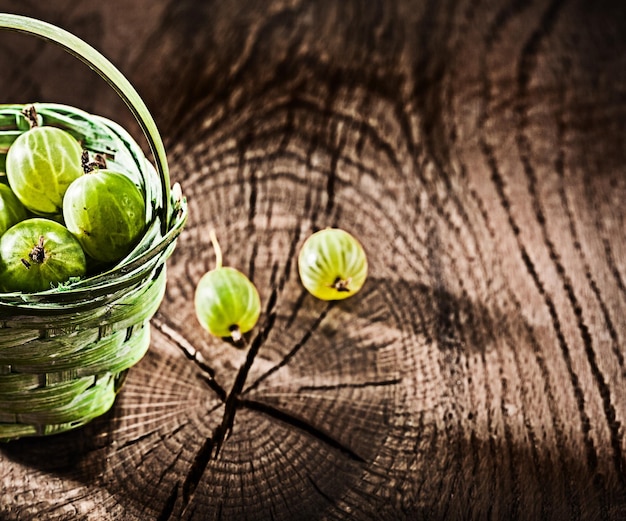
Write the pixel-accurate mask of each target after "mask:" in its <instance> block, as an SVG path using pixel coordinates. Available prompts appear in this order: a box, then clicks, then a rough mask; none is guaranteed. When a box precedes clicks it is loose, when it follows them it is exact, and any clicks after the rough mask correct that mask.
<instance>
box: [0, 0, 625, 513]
mask: <svg viewBox="0 0 626 521" xmlns="http://www.w3.org/2000/svg"><path fill="white" fill-rule="evenodd" d="M624 6H626V4H624V3H623V2H619V1H616V2H608V1H599V2H588V1H587V0H553V1H551V2H547V1H538V0H537V1H532V0H502V1H496V0H441V1H426V0H424V1H400V0H398V1H387V0H385V1H369V0H362V1H356V0H345V1H343V0H342V1H333V0H327V1H316V2H315V1H309V0H282V1H281V0H272V1H260V0H259V1H246V0H224V1H222V2H217V1H213V2H209V1H204V2H202V1H197V0H171V1H158V2H155V1H149V0H145V1H130V0H107V1H106V2H95V1H86V0H81V1H76V0H71V1H70V0H66V1H55V2H46V3H44V2H34V1H33V2H14V1H6V0H0V10H5V11H9V12H19V13H22V14H29V15H33V16H38V17H40V18H42V19H44V20H47V21H51V22H53V23H56V24H58V25H60V26H62V27H65V28H67V29H69V30H71V31H72V32H74V33H76V34H78V35H79V36H81V37H83V38H85V39H86V40H87V41H89V42H90V43H92V44H93V45H95V46H96V47H97V48H98V49H100V50H101V51H102V52H103V53H104V54H105V55H107V56H108V57H109V58H111V59H112V60H113V61H114V62H115V63H116V64H117V65H118V66H119V67H120V68H121V69H122V70H123V72H124V73H125V74H127V75H128V77H129V78H130V79H131V81H133V83H134V84H135V85H136V86H137V88H138V90H139V91H140V93H141V94H142V96H143V97H144V99H145V100H146V102H147V104H148V106H149V107H150V108H151V110H152V111H153V113H154V115H155V117H156V119H157V121H158V123H159V126H160V128H161V130H162V133H163V136H164V138H165V140H166V144H167V147H168V153H169V158H170V164H171V169H172V178H173V180H174V181H179V182H181V184H182V186H183V190H184V192H185V194H186V195H187V197H188V200H189V208H190V220H189V224H188V226H187V228H186V230H185V232H184V233H183V235H182V236H181V238H180V240H179V245H178V248H177V251H176V253H175V254H174V256H173V257H172V258H171V260H170V262H169V281H168V290H167V295H166V297H165V300H164V301H163V304H162V306H161V308H160V311H159V313H158V314H157V316H156V317H155V319H154V320H153V341H152V347H151V350H150V351H149V354H148V355H147V356H146V357H145V358H144V359H143V360H142V361H141V362H140V364H139V365H138V366H136V367H135V368H134V369H133V370H132V371H131V372H130V374H129V377H128V380H127V383H126V385H125V388H124V390H123V391H122V393H121V394H120V396H119V398H118V401H117V403H116V405H115V406H114V408H113V409H112V410H111V411H110V413H108V414H107V415H105V416H104V417H102V418H100V419H98V420H96V421H94V422H93V423H92V424H90V425H88V426H87V427H86V428H84V429H82V430H80V431H76V432H73V433H71V434H65V435H59V436H56V437H50V438H46V439H24V440H19V441H16V442H12V443H10V444H6V445H3V446H2V447H0V494H1V501H0V518H1V519H6V520H18V519H19V520H27V519H33V520H47V519H50V520H61V519H89V520H99V519H114V520H129V521H133V520H152V519H154V520H166V519H169V520H174V519H190V520H191V519H193V520H209V519H225V520H245V519H247V520H270V519H273V520H298V519H303V520H317V519H320V520H322V519H328V520H331V519H355V520H366V519H368V520H389V521H391V520H402V519H411V520H412V519H494V520H497V519H506V520H509V519H549V520H552V519H554V520H560V519H574V520H576V519H585V520H587V519H589V520H591V519H593V520H596V519H601V520H620V519H626V463H625V460H626V432H625V427H624V425H625V422H626V367H625V362H624V357H625V346H626V319H625V318H624V317H625V316H626V260H625V259H626V240H625V232H624V230H625V216H626V209H625V205H624V200H625V199H626V166H625V165H626V139H625V138H626V53H625V51H626V9H625V7H624ZM0 71H2V72H0V86H1V89H2V99H3V101H7V102H28V101H35V100H45V101H61V102H65V103H71V104H73V105H78V106H80V107H82V108H85V109H86V110H91V111H94V112H98V113H101V114H104V115H107V116H109V117H113V118H114V119H116V120H117V121H119V122H121V123H123V124H125V125H127V126H128V127H129V128H131V129H132V128H133V125H132V122H131V119H130V116H129V114H128V112H127V111H126V110H125V109H124V107H123V106H122V105H121V102H117V101H116V100H115V97H114V94H113V93H111V92H110V91H109V90H108V89H107V87H106V86H105V85H102V83H101V81H100V80H99V79H98V78H97V77H95V75H92V74H91V73H90V72H88V71H86V70H84V68H83V67H82V65H80V64H79V63H78V62H76V61H75V60H74V59H73V58H71V57H69V56H66V55H64V53H63V52H61V51H59V50H57V49H54V48H52V47H50V46H49V45H46V44H42V43H41V42H38V41H33V40H32V39H28V38H26V37H21V36H9V35H7V34H4V33H0ZM137 136H138V139H139V138H140V136H139V135H138V134H137ZM325 226H340V227H342V228H345V229H347V230H349V231H351V232H352V233H354V234H355V235H356V236H358V237H359V238H360V239H361V241H362V242H363V244H364V246H365V249H366V250H367V252H368V257H369V261H370V278H369V280H368V282H367V284H366V286H365V287H364V289H363V291H362V292H361V293H360V294H359V295H358V296H355V297H354V298H352V299H350V300H348V301H344V302H341V303H337V304H334V305H332V304H327V303H323V302H319V301H316V300H314V299H313V298H312V297H310V296H308V295H307V294H305V292H304V291H303V290H302V288H301V286H300V284H299V281H298V276H297V270H296V266H295V258H296V255H297V251H298V248H299V246H300V245H301V243H302V242H303V241H304V239H305V238H306V237H307V236H308V235H309V234H310V233H311V232H312V231H314V230H316V229H319V228H322V227H325ZM211 227H215V229H216V230H217V234H218V238H219V240H220V242H221V245H222V248H223V250H224V261H225V263H226V264H229V265H232V266H235V267H237V268H239V269H241V270H242V271H244V272H246V273H247V274H248V275H250V276H251V278H252V279H253V280H254V282H255V283H256V285H257V286H258V288H259V291H260V294H261V298H262V300H263V305H264V308H265V311H264V313H263V316H262V319H261V322H260V324H259V326H258V327H257V328H256V330H255V332H254V333H253V334H252V335H251V337H250V342H251V346H252V347H250V348H249V349H248V350H238V349H235V348H233V347H232V346H230V345H229V344H227V343H225V342H223V341H221V340H216V339H212V338H209V337H208V336H207V335H206V334H205V333H204V332H203V330H202V329H201V328H200V327H199V325H198V324H197V322H196V320H195V317H194V313H193V306H192V298H193V291H194V286H195V284H196V283H197V281H198V280H199V278H200V276H201V275H202V273H204V271H206V270H207V269H210V268H211V267H212V266H213V262H214V252H213V250H212V248H211V246H210V241H209V237H208V231H209V229H210V228H211ZM194 353H198V355H197V356H196V357H197V358H198V357H200V356H201V357H203V358H204V359H205V360H206V363H207V364H208V365H209V366H210V368H211V370H212V372H213V374H214V378H211V376H210V374H209V373H208V372H206V371H203V370H202V369H201V367H200V366H199V365H198V364H195V363H193V361H192V360H190V358H189V357H190V356H193V354H194Z"/></svg>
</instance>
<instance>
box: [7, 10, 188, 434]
mask: <svg viewBox="0 0 626 521" xmlns="http://www.w3.org/2000/svg"><path fill="white" fill-rule="evenodd" d="M0 28H2V29H8V30H13V31H18V32H23V33H27V34H31V35H34V36H37V37H40V38H43V39H45V40H47V41H51V42H54V43H56V44H58V45H60V46H62V47H63V48H65V49H66V50H67V51H69V52H70V53H72V54H74V55H75V56H76V57H78V58H80V59H81V60H82V61H83V62H84V63H86V64H87V65H88V66H89V67H91V68H92V69H94V70H95V71H96V72H98V73H99V74H100V75H101V76H102V77H103V78H104V79H105V80H106V81H107V82H108V83H109V84H110V85H111V86H112V87H113V88H114V89H115V90H116V92H118V94H119V95H120V96H121V97H122V99H123V100H124V101H125V102H126V103H127V105H128V106H129V108H130V109H131V111H132V112H133V114H134V115H135V117H136V118H137V121H138V122H139V124H140V126H141V128H142V130H143V131H144V135H145V137H146V139H147V141H148V144H149V146H150V149H151V151H152V154H153V155H154V158H155V164H156V168H155V167H153V166H152V164H151V163H150V162H149V161H148V160H147V159H146V157H145V156H144V154H143V152H142V149H141V148H140V147H139V145H138V144H137V143H136V142H135V141H133V139H132V137H131V136H130V135H129V134H128V133H127V132H126V131H125V130H124V129H123V128H121V127H120V126H119V125H117V124H116V123H114V122H112V121H109V120H107V119H105V118H102V117H99V116H94V115H91V114H88V113H86V112H83V111H81V110H79V109H76V108H74V107H68V106H63V105H57V104H46V103H39V104H35V108H36V111H37V114H38V117H39V118H40V124H42V125H53V126H56V127H60V128H63V129H64V130H67V131H68V132H70V133H71V134H73V135H74V136H75V137H76V138H77V139H78V140H79V141H80V142H81V144H82V146H83V148H84V149H86V150H89V151H90V152H94V153H99V154H102V155H104V156H105V157H106V159H107V166H108V168H110V169H114V170H117V171H121V172H123V173H125V174H127V175H128V176H129V177H130V178H131V179H132V180H133V181H134V182H135V184H136V185H137V186H138V187H140V189H141V190H142V191H143V194H144V196H145V201H146V232H145V234H144V236H143V237H142V239H141V240H140V241H139V243H138V244H137V245H136V247H135V248H134V249H133V251H132V252H131V253H130V254H128V256H127V257H126V258H124V259H123V260H122V261H120V262H119V263H117V264H116V265H115V266H114V267H112V268H111V267H109V268H108V269H106V271H104V272H100V273H98V274H96V275H92V276H88V277H87V278H84V279H82V280H80V281H78V282H73V283H69V284H66V285H63V286H62V287H59V288H55V289H50V290H48V291H43V292H39V293H28V294H26V293H0V440H3V441H6V440H10V439H15V438H19V437H23V436H41V435H47V434H52V433H57V432H61V431H66V430H69V429H73V428H76V427H79V426H81V425H83V424H85V423H86V422H88V421H90V420H92V419H93V418H95V417H97V416H99V415H101V414H103V413H105V412H106V411H107V410H109V409H110V407H111V406H112V405H113V402H114V400H115V396H116V394H117V392H118V391H119V390H120V388H121V386H122V383H123V381H124V378H125V375H126V373H127V371H128V369H129V368H130V367H132V366H133V365H134V364H136V363H137V362H138V361H139V360H140V359H141V358H142V357H143V356H144V354H145V353H146V351H147V349H148V347H149V344H150V326H149V320H150V318H151V317H152V316H153V314H154V313H155V312H156V310H157V308H158V306H159V305H160V303H161V300H162V298H163V294H164V291H165V282H166V266H165V261H166V259H167V258H168V257H169V255H170V254H171V253H172V251H173V249H174V247H175V243H176V238H177V237H178V235H179V234H180V232H181V230H182V228H183V226H184V223H185V220H186V216H187V208H186V201H185V199H184V198H183V197H182V194H181V193H180V187H178V185H175V188H174V189H172V190H171V191H170V185H169V183H170V181H169V172H168V167H167V160H166V157H165V152H164V147H163V143H162V141H161V138H160V136H159V134H158V131H157V130H156V125H155V124H154V121H153V119H152V117H151V116H150V114H149V112H148V110H147V109H146V107H145V105H144V104H143V102H142V101H141V98H140V97H139V95H138V94H137V93H136V91H135V90H134V89H133V88H132V86H131V85H130V84H129V83H128V81H127V80H126V79H125V78H124V77H123V76H122V74H121V73H120V72H119V71H118V70H117V69H115V67H113V65H111V63H110V62H108V61H107V60H106V59H105V58H104V57H103V56H102V55H100V54H99V53H97V51H95V50H94V49H93V48H91V47H90V46H88V45H87V44H86V43H85V42H83V41H81V40H79V39H78V38H76V37H75V36H73V35H71V34H69V33H67V32H65V31H63V30H61V29H59V28H57V27H54V26H52V25H49V24H46V23H44V22H40V21H38V20H33V19H30V18H25V17H21V16H15V15H7V14H0ZM23 108H24V107H23V105H0V182H2V181H1V180H2V177H3V174H2V172H4V161H5V157H6V152H7V149H8V147H9V146H10V144H11V143H12V142H13V141H14V140H15V139H16V137H17V136H18V135H20V134H21V133H22V132H25V131H27V130H28V129H29V125H28V122H27V121H26V119H25V117H24V116H23V115H22V109H23Z"/></svg>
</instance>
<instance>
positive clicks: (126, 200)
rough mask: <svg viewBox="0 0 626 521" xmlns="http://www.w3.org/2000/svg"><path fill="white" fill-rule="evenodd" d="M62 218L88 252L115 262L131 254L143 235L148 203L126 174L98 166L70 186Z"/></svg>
mask: <svg viewBox="0 0 626 521" xmlns="http://www.w3.org/2000/svg"><path fill="white" fill-rule="evenodd" d="M63 218H64V220H65V226H67V229H68V230H69V231H70V232H72V233H73V234H74V236H75V237H76V238H77V239H78V241H79V242H80V244H81V245H82V247H83V249H84V250H85V253H87V255H89V256H90V257H92V258H93V259H95V260H98V261H102V262H114V261H119V260H121V259H122V258H123V257H124V256H125V255H126V254H128V253H129V252H130V250H131V249H132V247H133V246H134V245H135V244H136V243H137V241H138V239H139V238H140V237H141V234H142V232H143V231H144V229H145V227H146V203H145V201H144V198H143V195H142V194H141V192H140V190H139V188H137V186H136V185H135V183H133V181H132V180H131V179H130V178H128V177H127V176H126V175H124V174H122V173H119V172H114V171H112V170H107V169H96V170H94V171H92V172H90V173H87V174H85V175H84V176H82V177H80V178H78V179H76V180H75V181H74V182H73V183H72V184H71V185H70V186H69V188H68V189H67V192H66V193H65V199H64V201H63Z"/></svg>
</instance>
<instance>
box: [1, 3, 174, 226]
mask: <svg viewBox="0 0 626 521" xmlns="http://www.w3.org/2000/svg"><path fill="white" fill-rule="evenodd" d="M0 29H8V30H11V31H15V32H18V33H25V34H30V35H34V36H37V37H39V38H41V39H43V40H47V41H50V42H53V43H55V44H57V45H59V46H60V47H62V48H63V49H64V50H66V51H67V52H68V53H70V54H72V55H73V56H75V57H76V58H78V59H79V60H81V61H82V62H83V63H85V64H86V65H87V66H88V67H89V68H90V69H92V70H94V71H95V72H97V73H98V75H100V77H102V79H104V80H105V81H106V82H107V83H108V84H109V85H110V86H111V87H112V88H113V90H115V92H117V94H118V95H119V97H120V98H122V100H123V101H124V103H126V105H127V106H128V108H129V109H130V111H131V112H132V114H133V115H134V116H135V119H136V120H137V122H138V123H139V126H140V127H141V129H142V131H143V133H144V135H145V137H146V140H147V141H148V145H149V146H150V152H151V153H152V155H153V156H154V159H155V163H156V170H157V172H158V173H159V176H160V178H161V187H162V190H163V194H164V210H165V215H164V217H163V219H162V220H161V221H162V222H161V226H162V230H161V231H162V233H163V235H165V234H166V233H167V230H168V223H169V217H170V212H171V201H170V175H169V168H168V165H167V157H166V154H165V146H164V145H163V141H162V139H161V135H160V134H159V131H158V128H157V126H156V123H155V121H154V119H153V118H152V115H151V114H150V112H149V111H148V108H147V107H146V104H145V103H144V102H143V100H142V99H141V97H140V96H139V94H138V93H137V91H136V90H135V88H134V87H133V86H132V85H131V83H130V82H129V81H128V80H127V79H126V77H125V76H124V75H123V74H122V73H121V72H120V71H119V70H118V69H117V68H116V67H115V66H114V65H113V64H112V63H111V62H110V61H109V60H108V59H107V58H105V57H104V56H103V55H102V54H100V53H99V52H98V51H97V50H96V49H94V48H93V47H92V46H91V45H89V44H88V43H86V42H84V41H83V40H81V39H80V38H78V37H77V36H74V35H73V34H72V33H69V32H68V31H66V30H64V29H61V28H59V27H57V26H55V25H52V24H49V23H47V22H43V21H41V20H37V19H34V18H29V17H26V16H21V15H14V14H7V13H0Z"/></svg>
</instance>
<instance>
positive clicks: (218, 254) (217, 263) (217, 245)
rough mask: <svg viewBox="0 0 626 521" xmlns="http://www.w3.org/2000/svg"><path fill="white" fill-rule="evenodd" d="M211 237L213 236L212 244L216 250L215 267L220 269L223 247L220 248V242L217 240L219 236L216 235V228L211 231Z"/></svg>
mask: <svg viewBox="0 0 626 521" xmlns="http://www.w3.org/2000/svg"><path fill="white" fill-rule="evenodd" d="M209 237H210V238H211V244H212V245H213V249H214V250H215V269H216V270H219V269H220V268H221V267H222V249H221V248H220V243H219V242H217V236H216V235H215V230H214V229H211V231H210V232H209Z"/></svg>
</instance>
